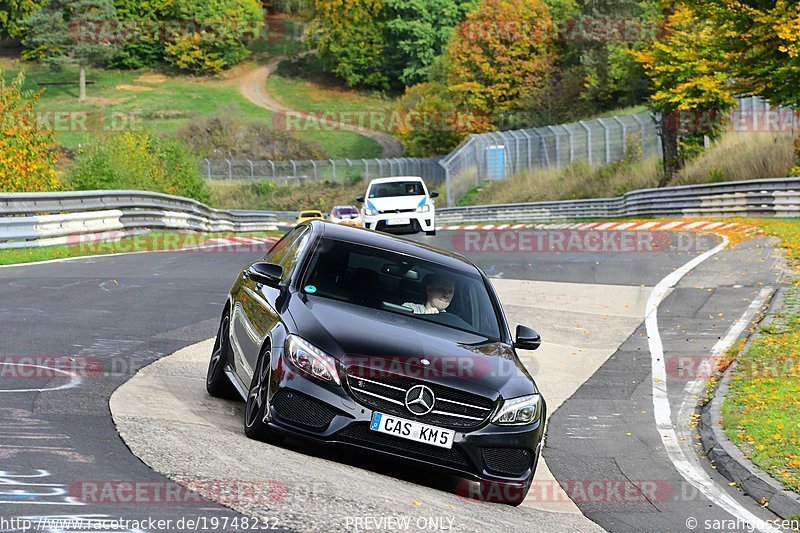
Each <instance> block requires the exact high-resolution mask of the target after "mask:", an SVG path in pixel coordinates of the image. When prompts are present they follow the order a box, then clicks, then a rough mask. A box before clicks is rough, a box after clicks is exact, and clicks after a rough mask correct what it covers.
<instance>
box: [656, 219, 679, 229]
mask: <svg viewBox="0 0 800 533" xmlns="http://www.w3.org/2000/svg"><path fill="white" fill-rule="evenodd" d="M681 224H683V220H680V221H678V222H670V223H669V224H664V225H663V226H661V229H672V228H677V227H678V226H680V225H681Z"/></svg>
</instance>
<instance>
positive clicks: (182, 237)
mask: <svg viewBox="0 0 800 533" xmlns="http://www.w3.org/2000/svg"><path fill="white" fill-rule="evenodd" d="M280 235H281V233H280V232H278V231H266V232H257V233H247V234H244V233H242V234H238V233H237V234H232V233H184V232H150V233H144V234H139V235H132V236H129V237H124V238H122V239H119V240H116V241H101V242H86V243H79V244H72V245H63V246H43V247H40V248H13V249H3V250H0V265H16V264H20V263H33V262H37V261H49V260H53V259H68V258H73V257H85V256H88V255H112V254H119V253H130V252H152V251H156V250H180V249H183V248H191V247H195V246H199V245H202V244H203V243H205V242H207V241H209V240H210V239H227V238H230V237H234V236H235V237H279V236H280ZM220 249H221V250H227V249H228V248H225V247H222V248H220ZM259 249H260V248H259ZM265 251H266V250H265ZM201 252H202V251H201Z"/></svg>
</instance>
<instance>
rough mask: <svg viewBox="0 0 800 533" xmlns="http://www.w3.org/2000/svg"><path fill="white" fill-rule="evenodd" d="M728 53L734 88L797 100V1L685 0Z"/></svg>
mask: <svg viewBox="0 0 800 533" xmlns="http://www.w3.org/2000/svg"><path fill="white" fill-rule="evenodd" d="M687 4H689V5H691V6H692V8H693V9H695V11H696V12H697V13H698V14H699V16H701V17H703V18H704V19H705V20H708V21H709V22H710V23H711V24H713V27H714V28H715V35H716V40H717V45H718V46H719V47H720V48H721V49H722V50H724V51H725V52H726V53H727V54H729V56H730V58H731V61H730V62H729V63H728V64H727V65H726V68H725V71H726V72H727V73H728V74H729V75H730V76H731V77H732V79H733V83H734V88H735V89H736V90H737V91H738V92H741V93H746V94H757V95H761V96H763V97H765V98H768V99H769V100H770V101H771V102H772V103H773V104H776V105H777V104H781V105H797V104H800V4H798V2H797V1H795V0H687Z"/></svg>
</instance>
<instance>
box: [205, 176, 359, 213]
mask: <svg viewBox="0 0 800 533" xmlns="http://www.w3.org/2000/svg"><path fill="white" fill-rule="evenodd" d="M208 184H209V187H210V188H211V194H212V198H213V200H214V205H216V206H218V207H219V208H220V209H265V210H275V211H299V210H302V209H319V210H321V211H322V212H323V213H326V212H330V210H331V209H332V208H333V207H334V206H336V205H356V196H358V195H359V194H364V192H365V190H366V185H365V184H364V183H363V182H361V181H358V182H357V183H330V182H308V183H304V184H301V185H274V184H272V183H271V182H258V181H256V182H241V181H240V182H236V181H233V182H230V181H210V182H208Z"/></svg>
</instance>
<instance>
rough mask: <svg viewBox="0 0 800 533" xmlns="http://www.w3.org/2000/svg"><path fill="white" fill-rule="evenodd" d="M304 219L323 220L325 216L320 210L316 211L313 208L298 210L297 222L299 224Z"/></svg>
mask: <svg viewBox="0 0 800 533" xmlns="http://www.w3.org/2000/svg"><path fill="white" fill-rule="evenodd" d="M306 220H325V217H324V216H323V215H322V211H316V210H313V209H310V210H307V211H300V216H299V217H297V223H298V224H300V223H301V222H305V221H306Z"/></svg>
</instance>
